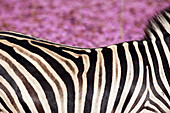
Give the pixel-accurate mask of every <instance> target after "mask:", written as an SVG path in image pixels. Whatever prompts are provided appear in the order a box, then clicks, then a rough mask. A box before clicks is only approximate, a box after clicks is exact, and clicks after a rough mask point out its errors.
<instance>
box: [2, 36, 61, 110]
mask: <svg viewBox="0 0 170 113" xmlns="http://www.w3.org/2000/svg"><path fill="white" fill-rule="evenodd" d="M6 39H8V38H6ZM9 41H11V42H13V43H15V44H21V45H24V46H25V47H28V48H30V45H29V44H28V43H27V41H17V40H15V39H14V38H9ZM0 48H1V49H2V50H4V51H6V52H8V54H10V55H11V56H12V57H13V58H14V59H15V60H16V61H17V62H19V63H20V64H21V65H22V66H23V67H25V69H27V71H28V72H29V73H30V74H31V75H32V76H33V77H35V78H36V80H37V81H38V82H39V83H40V85H41V86H42V88H43V90H44V92H45V94H46V97H47V100H48V103H49V105H50V108H51V110H52V112H57V110H58V108H57V103H56V101H55V100H56V99H55V95H54V92H53V90H52V87H51V86H50V84H49V83H48V82H47V80H46V79H45V78H44V77H43V76H42V75H41V73H40V72H39V71H38V70H37V69H36V67H35V66H34V65H32V64H31V63H30V62H28V61H27V60H26V59H25V58H24V57H22V56H21V55H19V54H17V53H16V52H15V51H14V50H13V48H12V47H8V46H6V45H4V44H2V43H0ZM31 49H32V50H33V49H34V48H31ZM32 98H33V97H32Z"/></svg>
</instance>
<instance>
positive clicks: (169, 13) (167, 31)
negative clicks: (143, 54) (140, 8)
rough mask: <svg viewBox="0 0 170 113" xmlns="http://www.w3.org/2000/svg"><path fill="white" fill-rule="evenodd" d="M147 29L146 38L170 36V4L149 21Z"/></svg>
mask: <svg viewBox="0 0 170 113" xmlns="http://www.w3.org/2000/svg"><path fill="white" fill-rule="evenodd" d="M144 31H145V39H147V40H155V39H161V38H162V39H165V38H168V39H169V38H170V6H169V7H167V8H166V9H164V10H162V11H160V12H158V13H156V14H155V16H153V17H152V19H150V20H149V21H148V24H147V26H146V29H145V30H144Z"/></svg>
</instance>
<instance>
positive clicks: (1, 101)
mask: <svg viewBox="0 0 170 113" xmlns="http://www.w3.org/2000/svg"><path fill="white" fill-rule="evenodd" d="M0 103H1V104H2V105H3V107H4V108H5V109H6V110H7V111H8V112H9V113H12V111H11V110H10V109H9V107H8V106H7V105H6V103H5V102H4V100H3V99H2V98H1V97H0ZM0 112H1V108H0Z"/></svg>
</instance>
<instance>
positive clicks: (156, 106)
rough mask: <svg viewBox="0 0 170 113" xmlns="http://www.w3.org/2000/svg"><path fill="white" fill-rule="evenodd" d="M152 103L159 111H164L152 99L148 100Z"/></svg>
mask: <svg viewBox="0 0 170 113" xmlns="http://www.w3.org/2000/svg"><path fill="white" fill-rule="evenodd" d="M149 101H150V103H151V104H152V105H154V106H155V107H156V108H157V109H158V110H159V111H160V112H161V113H166V112H165V111H164V110H163V109H162V108H161V107H160V106H159V105H158V104H157V103H155V102H154V101H152V100H151V99H150V100H149Z"/></svg>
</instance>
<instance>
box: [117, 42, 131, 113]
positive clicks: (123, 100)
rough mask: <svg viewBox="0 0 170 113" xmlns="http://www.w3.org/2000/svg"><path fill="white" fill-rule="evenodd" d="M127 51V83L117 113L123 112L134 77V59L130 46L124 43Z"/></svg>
mask: <svg viewBox="0 0 170 113" xmlns="http://www.w3.org/2000/svg"><path fill="white" fill-rule="evenodd" d="M122 45H123V47H124V50H125V56H126V61H127V72H126V81H125V84H124V88H123V92H122V95H121V98H120V101H119V104H118V106H117V109H116V111H115V112H116V113H117V112H119V111H121V110H122V108H123V105H124V104H123V103H124V102H125V100H126V98H127V95H128V93H129V91H130V88H131V85H132V81H133V75H134V70H133V68H134V67H133V62H132V57H131V55H130V52H129V44H128V43H126V42H125V43H123V44H122Z"/></svg>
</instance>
